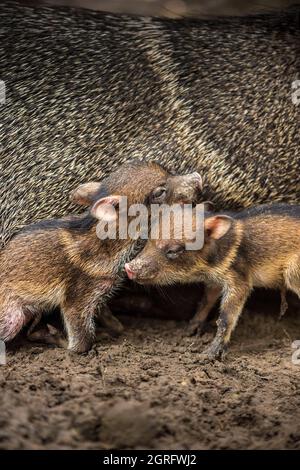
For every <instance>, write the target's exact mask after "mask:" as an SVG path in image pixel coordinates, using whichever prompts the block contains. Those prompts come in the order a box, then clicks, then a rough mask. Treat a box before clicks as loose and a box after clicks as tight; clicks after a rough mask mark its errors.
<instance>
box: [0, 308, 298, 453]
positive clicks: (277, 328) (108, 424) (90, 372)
mask: <svg viewBox="0 0 300 470" xmlns="http://www.w3.org/2000/svg"><path fill="white" fill-rule="evenodd" d="M271 310H272V309H271ZM277 314H278V312H277V311H276V312H270V313H269V314H263V313H262V312H255V311H253V309H252V311H251V312H250V313H247V312H246V313H245V314H244V315H243V317H242V319H241V321H240V323H239V325H238V328H237V330H236V332H235V334H234V338H233V341H232V346H231V349H230V352H229V353H228V356H227V358H226V360H225V362H223V363H220V362H217V363H215V364H213V365H205V366H203V365H199V363H198V356H199V351H200V350H201V349H203V347H204V346H205V345H206V344H207V343H208V342H209V341H210V340H211V339H212V334H213V332H210V333H206V334H205V335H204V336H203V337H201V338H199V337H187V336H186V334H185V328H186V325H187V323H186V322H183V321H174V320H172V321H167V320H159V319H149V318H146V319H145V318H137V317H133V316H131V317H130V316H124V317H122V322H123V323H124V324H125V326H126V329H125V332H124V333H123V334H122V335H121V336H120V337H119V338H113V337H111V336H109V335H108V334H107V333H105V332H103V334H102V336H103V338H102V341H101V342H100V343H98V344H97V345H95V347H94V348H93V349H92V350H91V351H90V352H89V353H88V354H86V355H82V356H76V355H72V354H70V353H68V352H67V351H65V350H62V349H56V348H53V347H51V346H44V345H37V344H31V343H28V342H27V341H26V340H25V339H21V340H18V341H17V342H16V343H15V344H13V345H12V346H10V348H9V351H8V358H7V359H8V363H7V365H6V366H0V388H1V394H0V448H4V449H16V448H17V449H70V448H71V449H77V448H84V449H108V448H109V449H110V448H123V449H124V448H126V449H128V448H129V449H139V448H148V449H216V448H217V449H220V448H221V449H228V448H230V449H240V448H244V449H245V448H247V449H263V448H267V449H278V448H286V449H296V448H298V449H299V448H300V364H299V365H296V364H293V363H292V353H293V349H292V347H291V343H292V342H293V341H294V340H296V339H300V315H299V314H298V315H296V314H295V313H294V314H293V312H288V314H287V315H286V317H285V318H284V319H283V320H282V321H280V322H279V321H278V319H277ZM213 323H214V322H213ZM299 357H300V355H299ZM299 362H300V361H299Z"/></svg>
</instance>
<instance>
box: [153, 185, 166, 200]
mask: <svg viewBox="0 0 300 470" xmlns="http://www.w3.org/2000/svg"><path fill="white" fill-rule="evenodd" d="M166 192H167V190H166V188H165V187H164V186H160V187H159V188H156V189H154V191H153V193H152V199H153V200H155V199H156V200H157V199H163V198H164V197H165V195H166Z"/></svg>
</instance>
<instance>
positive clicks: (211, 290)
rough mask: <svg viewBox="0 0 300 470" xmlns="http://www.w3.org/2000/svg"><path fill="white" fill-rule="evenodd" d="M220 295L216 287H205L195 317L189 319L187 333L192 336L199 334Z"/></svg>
mask: <svg viewBox="0 0 300 470" xmlns="http://www.w3.org/2000/svg"><path fill="white" fill-rule="evenodd" d="M220 295H221V288H220V287H218V286H206V287H205V289H204V292H203V297H202V299H201V301H200V303H199V305H198V308H197V312H196V314H195V316H194V317H193V318H192V319H191V321H190V323H189V326H188V329H187V333H188V335H190V336H192V335H194V334H196V333H201V332H202V331H203V327H204V325H205V322H206V319H207V317H208V314H209V312H210V311H211V309H212V308H213V306H214V305H215V303H216V302H217V300H218V298H219V297H220Z"/></svg>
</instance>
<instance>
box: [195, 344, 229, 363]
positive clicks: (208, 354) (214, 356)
mask: <svg viewBox="0 0 300 470" xmlns="http://www.w3.org/2000/svg"><path fill="white" fill-rule="evenodd" d="M225 354H226V350H225V348H224V346H222V345H221V344H212V345H211V346H209V347H208V348H207V349H205V350H204V351H203V352H202V353H201V354H200V358H199V361H200V363H201V364H207V363H209V362H215V361H222V360H223V359H224V357H225Z"/></svg>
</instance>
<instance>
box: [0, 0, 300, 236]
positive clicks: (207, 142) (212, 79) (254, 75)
mask: <svg viewBox="0 0 300 470" xmlns="http://www.w3.org/2000/svg"><path fill="white" fill-rule="evenodd" d="M297 12H299V8H296V10H288V11H286V12H276V13H274V14H270V15H257V16H251V17H242V18H223V19H222V20H221V21H220V20H219V19H215V20H191V19H179V20H163V19H158V18H138V17H130V16H121V15H112V14H103V13H98V12H92V11H87V10H75V9H69V8H52V7H41V6H35V7H31V6H24V5H22V4H20V3H17V2H14V1H8V0H4V1H2V2H1V5H0V24H1V28H0V42H1V44H2V45H4V47H1V50H0V70H1V80H3V81H4V82H5V84H6V92H7V93H6V94H7V100H6V103H5V104H4V105H3V104H2V105H0V107H1V125H2V128H3V133H2V135H1V149H0V174H1V192H0V222H1V228H0V231H1V233H0V243H1V242H2V244H5V243H6V242H7V241H8V239H10V238H11V236H12V234H13V233H15V232H16V231H18V229H19V227H21V226H23V225H25V224H27V223H30V222H32V221H35V220H38V219H42V218H45V217H61V216H63V215H65V214H66V213H67V212H68V211H70V210H72V205H71V203H70V201H69V200H68V194H69V191H70V190H72V189H73V188H75V187H76V186H77V185H78V184H80V183H82V182H85V181H88V180H89V179H92V178H96V179H100V178H102V177H103V175H104V174H108V173H110V172H112V171H114V170H116V169H117V168H118V167H119V166H120V165H121V164H122V163H124V162H126V161H128V160H129V159H132V158H140V157H144V158H146V159H147V160H150V159H156V160H158V161H159V162H160V163H162V164H164V165H166V166H167V168H168V169H173V168H174V169H176V170H177V171H183V170H184V171H190V170H197V171H199V172H200V173H202V174H203V175H204V176H205V183H206V184H205V194H204V197H205V199H207V200H213V201H214V202H215V203H216V208H218V207H222V208H233V209H235V208H242V207H249V206H251V205H253V204H260V203H265V202H280V201H282V202H289V203H297V202H299V201H300V186H299V185H300V183H299V181H300V180H299V174H300V155H299V149H300V132H299V109H300V105H298V106H297V105H296V104H294V103H293V102H292V93H293V90H292V83H293V82H294V81H296V80H299V70H300V54H299V50H300V28H299V19H298V18H299V15H298V14H297ZM50 30H51V31H52V33H53V34H49V31H50ZM73 209H74V207H73Z"/></svg>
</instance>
